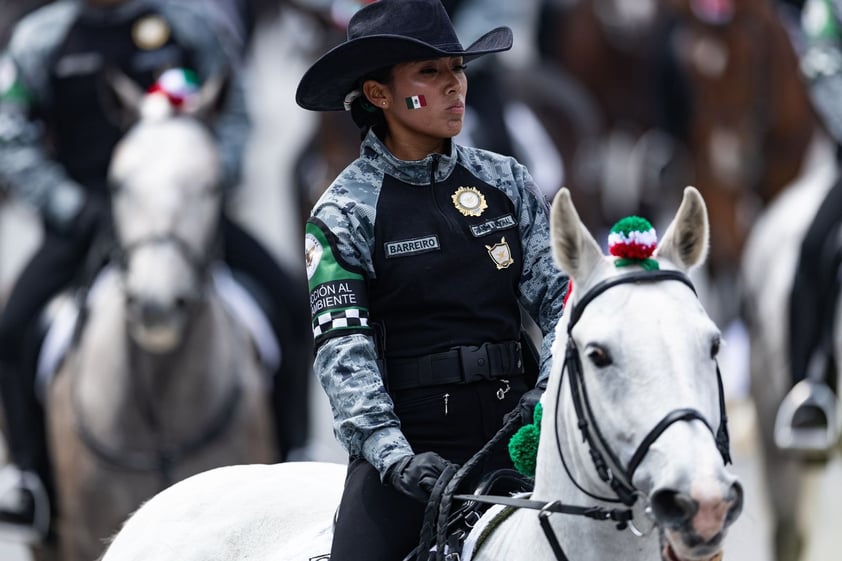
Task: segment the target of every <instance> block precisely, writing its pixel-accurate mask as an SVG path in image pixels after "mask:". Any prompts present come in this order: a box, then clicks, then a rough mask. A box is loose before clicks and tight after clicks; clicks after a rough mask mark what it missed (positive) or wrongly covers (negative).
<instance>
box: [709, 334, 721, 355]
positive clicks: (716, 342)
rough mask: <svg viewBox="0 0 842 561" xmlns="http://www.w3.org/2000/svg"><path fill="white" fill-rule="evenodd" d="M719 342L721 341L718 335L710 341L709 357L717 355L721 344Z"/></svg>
mask: <svg viewBox="0 0 842 561" xmlns="http://www.w3.org/2000/svg"><path fill="white" fill-rule="evenodd" d="M721 344H722V341H721V340H720V338H719V337H718V336H717V337H714V338H713V342H711V344H710V358H716V357H717V355H718V354H719V347H720V346H721Z"/></svg>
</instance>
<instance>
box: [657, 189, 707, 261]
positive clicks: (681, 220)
mask: <svg viewBox="0 0 842 561" xmlns="http://www.w3.org/2000/svg"><path fill="white" fill-rule="evenodd" d="M709 238H710V225H709V223H708V211H707V207H706V206H705V200H704V199H703V198H702V195H701V194H700V193H699V191H698V190H696V188H695V187H690V186H688V187H686V188H685V189H684V198H683V199H682V201H681V206H679V207H678V212H677V213H676V215H675V218H673V221H672V223H671V224H670V225H669V227H668V228H667V231H666V233H665V234H664V235H663V237H662V239H661V241H660V242H659V243H658V249H657V250H656V252H655V254H656V256H657V257H661V258H664V259H667V260H669V261H671V262H672V263H674V264H675V265H677V266H678V267H680V268H682V269H684V270H685V271H689V270H690V269H692V268H694V267H697V266H699V265H701V264H702V263H703V262H704V261H705V259H706V258H707V254H708V248H709V246H710V240H709Z"/></svg>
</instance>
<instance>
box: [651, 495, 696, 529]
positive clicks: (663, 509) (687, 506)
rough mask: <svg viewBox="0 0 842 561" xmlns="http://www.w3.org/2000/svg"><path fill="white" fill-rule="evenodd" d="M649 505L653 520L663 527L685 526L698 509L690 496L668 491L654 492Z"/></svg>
mask: <svg viewBox="0 0 842 561" xmlns="http://www.w3.org/2000/svg"><path fill="white" fill-rule="evenodd" d="M651 505H652V514H654V515H655V519H656V520H657V521H658V522H659V523H660V524H661V525H663V526H665V527H677V526H680V525H682V524H685V523H686V522H688V521H689V520H690V519H692V518H693V515H694V514H695V513H696V511H697V510H698V509H699V505H698V503H696V501H694V500H693V499H692V498H691V497H690V496H688V495H685V494H683V493H679V492H677V491H670V490H662V491H656V492H655V494H654V495H652V500H651Z"/></svg>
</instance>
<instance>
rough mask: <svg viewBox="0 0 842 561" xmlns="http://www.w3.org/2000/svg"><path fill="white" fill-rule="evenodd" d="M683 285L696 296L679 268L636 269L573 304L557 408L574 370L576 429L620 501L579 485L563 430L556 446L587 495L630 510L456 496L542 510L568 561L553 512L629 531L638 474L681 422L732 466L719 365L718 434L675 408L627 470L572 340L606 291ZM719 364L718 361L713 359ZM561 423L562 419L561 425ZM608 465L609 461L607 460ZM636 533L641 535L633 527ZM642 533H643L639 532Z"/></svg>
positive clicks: (547, 530)
mask: <svg viewBox="0 0 842 561" xmlns="http://www.w3.org/2000/svg"><path fill="white" fill-rule="evenodd" d="M667 280H673V281H679V282H681V283H684V284H685V285H687V286H688V287H689V288H690V290H692V291H693V293H694V294H696V289H695V288H694V287H693V283H692V282H691V281H690V279H689V278H688V277H687V275H685V274H684V273H681V272H679V271H674V270H654V271H636V272H633V273H627V274H623V275H619V276H616V277H612V278H610V279H607V280H604V281H602V282H600V283H598V284H596V285H595V286H593V287H592V288H591V289H590V290H589V291H588V292H586V293H585V295H584V296H583V297H582V298H581V299H580V300H579V301H578V302H576V304H575V305H574V306H573V308H572V309H571V311H570V321H569V323H568V325H567V348H566V350H565V356H564V365H563V368H562V372H561V375H562V379H561V380H559V383H558V389H557V393H556V410H558V407H559V406H560V403H561V389H562V386H563V383H562V382H563V381H564V378H563V377H564V373H565V371H566V372H569V375H570V393H571V399H572V401H573V408H574V410H575V412H576V418H577V421H578V422H577V426H578V428H579V430H580V432H581V433H582V437H583V439H584V442H585V443H586V444H587V446H588V449H589V454H590V457H591V459H592V461H593V463H594V467H595V468H596V471H597V474H598V475H599V478H600V479H601V480H602V481H604V482H605V483H606V484H608V485H609V486H610V487H611V489H612V490H613V491H614V493H615V494H616V498H611V497H603V496H599V495H597V494H595V493H593V492H591V491H588V490H587V489H585V488H584V487H583V486H582V485H580V484H579V483H578V482H577V481H576V479H575V478H574V477H573V474H572V473H571V472H570V469H569V468H568V466H567V463H566V462H565V460H564V454H563V452H562V446H561V439H560V435H559V430H558V427H556V430H555V435H556V446H557V448H558V453H559V457H560V458H561V461H562V465H564V469H565V471H566V472H567V476H568V477H569V478H570V481H571V482H572V483H573V484H574V485H575V486H576V487H577V488H578V489H579V490H580V491H581V492H582V493H584V494H586V495H587V496H589V497H591V498H593V499H596V500H599V501H604V502H608V503H622V504H623V505H625V506H626V507H629V508H617V509H608V508H602V507H597V506H594V507H583V506H576V505H565V504H563V503H562V502H561V501H559V500H556V501H551V502H543V501H536V500H530V499H520V498H512V497H496V496H487V495H456V498H458V499H463V500H471V501H476V502H481V503H491V504H501V505H507V506H512V507H515V508H528V509H533V510H538V511H540V512H539V515H538V519H539V522H540V525H541V528H542V530H543V531H544V535H545V537H546V538H547V541H548V542H549V544H550V547H551V548H552V550H553V553H554V555H555V557H556V559H558V560H559V561H567V559H568V558H567V556H566V555H565V553H564V550H563V549H562V547H561V544H560V542H559V541H558V538H557V537H556V535H555V532H554V530H553V528H552V525H551V524H550V521H549V517H550V516H551V515H552V514H556V513H560V514H573V515H577V516H586V517H588V518H592V519H594V520H604V521H613V522H616V524H617V529H618V530H624V529H626V528H627V527H628V526H629V524H630V523H631V520H632V518H633V513H632V510H631V508H630V507H631V506H633V505H634V503H635V502H636V501H637V497H638V496H639V495H640V492H639V491H637V490H636V489H635V487H634V484H633V483H632V480H633V477H634V473H635V471H636V470H637V468H638V467H639V466H640V464H641V462H643V459H644V458H645V457H646V454H647V453H648V452H649V449H650V448H651V446H652V445H653V444H654V443H655V441H656V440H657V439H658V437H660V436H661V434H663V433H664V431H666V430H667V428H669V427H670V426H671V425H673V424H674V423H677V422H679V421H687V422H690V421H696V420H698V421H701V422H702V423H704V425H705V426H706V427H708V429H709V430H710V431H711V434H712V435H713V436H714V438H715V440H716V447H717V449H718V450H719V453H720V454H721V455H722V460H723V462H724V463H725V464H726V465H727V464H730V463H731V454H730V438H729V436H728V419H727V416H726V414H725V394H724V391H723V385H722V375H721V373H720V371H719V364H718V363H717V365H716V377H717V384H718V390H719V427H718V428H717V430H716V432H714V431H713V429H712V427H711V426H710V423H708V421H707V419H705V417H704V415H702V414H701V413H700V412H699V411H697V410H696V409H690V408H682V409H675V410H673V411H671V412H669V413H667V414H666V415H665V416H664V418H663V419H661V421H660V422H658V423H657V424H656V425H655V427H654V428H653V429H652V430H651V431H649V433H648V434H647V435H646V436H645V437H644V438H643V440H642V441H641V443H640V444H639V445H638V447H637V449H636V450H635V452H634V454H632V457H631V459H630V460H629V463H628V465H627V466H625V467H623V464H622V462H620V460H619V459H618V457H617V454H615V453H614V451H613V450H612V449H611V447H610V446H609V445H608V442H607V441H606V439H605V437H604V436H603V434H602V431H600V429H599V425H598V423H597V419H596V416H595V415H594V413H593V409H592V408H591V404H590V401H589V399H588V394H587V389H586V387H585V378H584V372H583V369H582V361H581V358H580V356H579V350H578V348H577V347H576V342H575V341H574V340H573V333H572V331H573V327H575V325H576V324H577V323H578V321H579V319H580V318H581V317H582V314H583V313H584V310H585V308H586V307H587V305H588V304H589V303H590V302H592V301H593V300H594V299H595V298H596V297H597V296H599V295H600V294H602V293H603V292H605V291H606V290H608V289H610V288H613V287H615V286H618V285H621V284H629V283H634V284H638V283H644V282H647V283H648V282H659V281H667ZM714 360H715V359H714ZM556 422H557V421H556ZM606 456H607V457H608V460H609V461H606V459H605V457H606ZM632 529H633V531H637V530H636V529H634V528H632ZM638 533H639V532H638Z"/></svg>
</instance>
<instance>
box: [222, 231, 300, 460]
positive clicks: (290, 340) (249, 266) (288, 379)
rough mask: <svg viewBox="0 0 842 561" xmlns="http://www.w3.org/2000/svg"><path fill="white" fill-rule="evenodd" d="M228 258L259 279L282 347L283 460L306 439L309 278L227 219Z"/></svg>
mask: <svg viewBox="0 0 842 561" xmlns="http://www.w3.org/2000/svg"><path fill="white" fill-rule="evenodd" d="M222 235H223V246H224V258H225V262H226V263H227V264H228V265H229V266H230V267H231V268H232V269H233V270H235V271H239V272H241V273H243V274H245V275H246V276H247V277H249V278H250V279H251V280H253V281H254V282H256V283H257V284H258V285H259V288H260V289H261V292H262V293H263V296H264V297H265V298H266V299H267V300H268V306H269V307H270V308H271V309H270V310H269V315H270V322H271V324H272V329H273V330H274V331H275V336H276V337H277V339H278V342H279V344H280V347H281V364H280V366H279V368H278V370H277V371H276V372H275V373H273V380H274V383H273V384H272V392H271V396H270V398H271V405H272V410H273V414H274V420H275V430H276V433H277V435H278V441H279V445H280V459H281V460H284V459H286V456H287V453H288V452H289V451H290V450H293V449H295V448H300V447H302V446H304V445H305V444H306V443H307V439H308V437H309V414H310V408H309V378H310V372H311V369H312V364H313V335H312V328H311V327H310V309H309V306H308V303H307V302H308V292H307V279H306V277H305V275H304V272H303V270H302V272H301V274H300V275H297V274H295V275H293V274H290V273H288V272H286V271H284V270H283V269H282V268H281V267H280V266H279V265H278V264H277V263H276V262H275V260H274V258H273V257H272V256H271V255H270V254H269V252H268V251H267V250H266V249H265V248H264V247H263V246H262V245H260V243H258V242H257V240H255V239H254V238H253V237H252V236H251V235H250V234H249V233H247V232H246V231H245V230H244V229H243V228H242V227H240V226H239V225H238V224H236V223H234V222H233V221H231V220H230V219H228V218H225V217H223V220H222Z"/></svg>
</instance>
